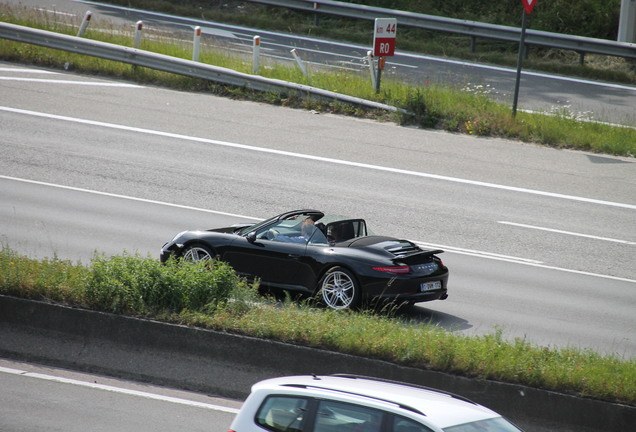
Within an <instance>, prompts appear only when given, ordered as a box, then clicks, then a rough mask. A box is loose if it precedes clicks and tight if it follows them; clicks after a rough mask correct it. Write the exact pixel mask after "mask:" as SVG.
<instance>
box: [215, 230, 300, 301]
mask: <svg viewBox="0 0 636 432" xmlns="http://www.w3.org/2000/svg"><path fill="white" fill-rule="evenodd" d="M306 249H307V245H306V244H298V243H290V242H280V241H274V240H268V239H266V238H260V239H256V240H254V241H248V239H247V238H246V237H239V238H237V239H236V240H235V241H234V242H232V244H231V245H230V246H229V247H228V248H227V249H226V251H225V253H224V254H223V257H222V258H223V260H224V261H226V262H228V263H229V264H230V265H231V266H232V267H233V268H234V270H236V271H237V272H238V273H239V274H243V275H249V276H251V277H258V278H260V279H261V281H262V283H263V284H265V285H273V286H278V287H281V288H287V289H303V288H302V287H301V286H299V285H300V283H299V281H298V278H297V275H298V272H299V268H300V267H301V259H302V258H303V257H304V255H305V252H306Z"/></svg>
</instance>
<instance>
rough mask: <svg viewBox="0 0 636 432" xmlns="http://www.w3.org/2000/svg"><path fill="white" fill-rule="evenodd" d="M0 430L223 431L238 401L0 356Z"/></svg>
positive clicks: (226, 428) (238, 404) (76, 431)
mask: <svg viewBox="0 0 636 432" xmlns="http://www.w3.org/2000/svg"><path fill="white" fill-rule="evenodd" d="M0 387H1V388H2V391H1V392H0V406H2V408H1V409H0V430H2V431H3V432H23V431H41V432H53V431H65V432H84V431H88V430H90V431H93V432H114V431H117V432H173V431H176V430H187V431H192V432H204V431H205V432H227V430H228V429H229V427H230V423H231V422H232V419H233V418H234V415H235V413H236V412H237V411H238V408H240V406H241V403H240V402H237V401H233V400H229V399H224V398H217V397H211V396H207V395H203V394H199V393H193V392H185V391H179V390H173V389H168V388H164V387H157V386H151V385H146V384H139V383H134V382H130V381H126V380H118V379H112V378H107V377H103V376H100V375H92V374H85V373H78V372H71V371H68V370H63V369H57V368H49V367H42V366H35V365H32V364H27V363H19V362H10V361H6V360H0Z"/></svg>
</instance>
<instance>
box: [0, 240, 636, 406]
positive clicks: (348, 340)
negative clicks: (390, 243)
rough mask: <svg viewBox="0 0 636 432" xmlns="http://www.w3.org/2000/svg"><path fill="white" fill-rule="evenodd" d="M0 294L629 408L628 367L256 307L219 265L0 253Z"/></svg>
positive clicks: (390, 322)
mask: <svg viewBox="0 0 636 432" xmlns="http://www.w3.org/2000/svg"><path fill="white" fill-rule="evenodd" d="M0 294H3V295H11V296H16V297H22V298H28V299H34V300H44V301H51V302H56V303H61V304H67V305H72V306H77V307H82V308H86V309H92V310H100V311H106V312H112V313H119V314H127V315H131V316H138V317H144V318H152V319H157V320H164V321H166V322H171V323H180V324H186V325H191V326H197V327H202V328H207V329H213V330H217V331H225V332H231V333H236V334H243V335H249V336H253V337H258V338H266V339H273V340H278V341H282V342H287V343H293V344H299V345H306V346H310V347H315V348H322V349H328V350H332V351H338V352H344V353H349V354H354V355H359V356H363V357H368V358H377V359H382V360H386V361H390V362H394V363H396V364H401V365H405V366H411V367H417V368H424V369H432V370H439V371H445V372H449V373H454V374H459V375H463V376H467V377H473V378H478V379H491V380H497V381H503V382H510V383H518V384H523V385H528V386H532V387H536V388H543V389H549V390H554V391H559V392H563V393H571V394H577V395H581V396H585V397H590V398H596V399H600V400H606V401H611V402H620V403H625V404H630V405H636V360H635V359H628V360H625V359H622V358H620V357H618V356H614V355H609V356H603V355H600V354H598V353H595V352H593V351H591V350H581V349H578V348H572V347H570V348H548V347H541V346H536V345H533V344H531V343H528V342H527V341H525V340H522V339H515V340H514V341H512V342H511V341H507V340H506V339H505V338H504V336H503V332H502V331H501V330H498V331H495V332H494V333H492V334H488V335H484V336H479V337H467V336H462V335H458V334H454V333H451V332H447V331H445V330H443V329H440V328H439V327H436V326H433V325H429V324H423V323H419V322H411V321H404V320H402V319H400V315H399V313H396V312H395V311H392V312H386V311H384V312H378V311H365V312H336V311H331V310H325V309H321V308H317V307H312V306H311V305H309V304H297V303H292V302H285V303H283V304H280V303H279V304H272V303H267V302H264V301H260V300H259V299H260V298H259V297H258V296H257V288H256V286H255V285H252V284H248V283H246V282H245V281H244V280H242V279H241V278H239V277H237V276H236V274H235V273H234V271H233V270H232V269H231V268H230V267H229V266H227V265H226V264H224V263H221V262H215V263H214V264H208V265H206V264H202V263H199V264H191V263H183V262H169V263H168V264H167V265H162V264H160V263H159V262H158V261H157V260H156V259H152V258H144V257H139V256H130V255H123V256H114V257H110V258H105V257H103V256H95V257H94V258H93V260H92V262H91V264H90V265H88V266H84V265H82V264H80V263H72V262H70V261H65V260H60V259H56V258H53V259H46V260H35V259H31V258H28V257H25V256H22V255H20V254H18V253H16V252H15V251H13V250H11V249H10V248H8V247H6V246H5V247H3V248H2V250H1V251H0Z"/></svg>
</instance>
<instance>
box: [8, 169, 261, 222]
mask: <svg viewBox="0 0 636 432" xmlns="http://www.w3.org/2000/svg"><path fill="white" fill-rule="evenodd" d="M0 179H4V180H13V181H19V182H23V183H30V184H36V185H40V186H48V187H54V188H58V189H65V190H71V191H75V192H85V193H90V194H94V195H101V196H107V197H110V198H120V199H126V200H130V201H138V202H144V203H148V204H157V205H162V206H167V207H175V208H180V209H185V210H194V211H200V212H206V213H212V214H217V215H221V216H230V217H236V218H241V219H253V220H257V221H259V220H263V218H255V217H251V216H243V215H239V214H234V213H225V212H220V211H215V210H207V209H202V208H198V207H190V206H185V205H180V204H172V203H168V202H164V201H155V200H149V199H145V198H136V197H131V196H127V195H119V194H113V193H108V192H100V191H95V190H91V189H82V188H77V187H72V186H63V185H59V184H54V183H46V182H41V181H36V180H28V179H22V178H17V177H10V176H4V175H0Z"/></svg>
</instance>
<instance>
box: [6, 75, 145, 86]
mask: <svg viewBox="0 0 636 432" xmlns="http://www.w3.org/2000/svg"><path fill="white" fill-rule="evenodd" d="M0 81H27V82H40V83H47V84H74V85H86V86H101V87H126V88H144V87H143V86H140V85H135V84H127V83H110V82H96V81H71V80H58V79H44V78H21V77H0Z"/></svg>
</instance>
